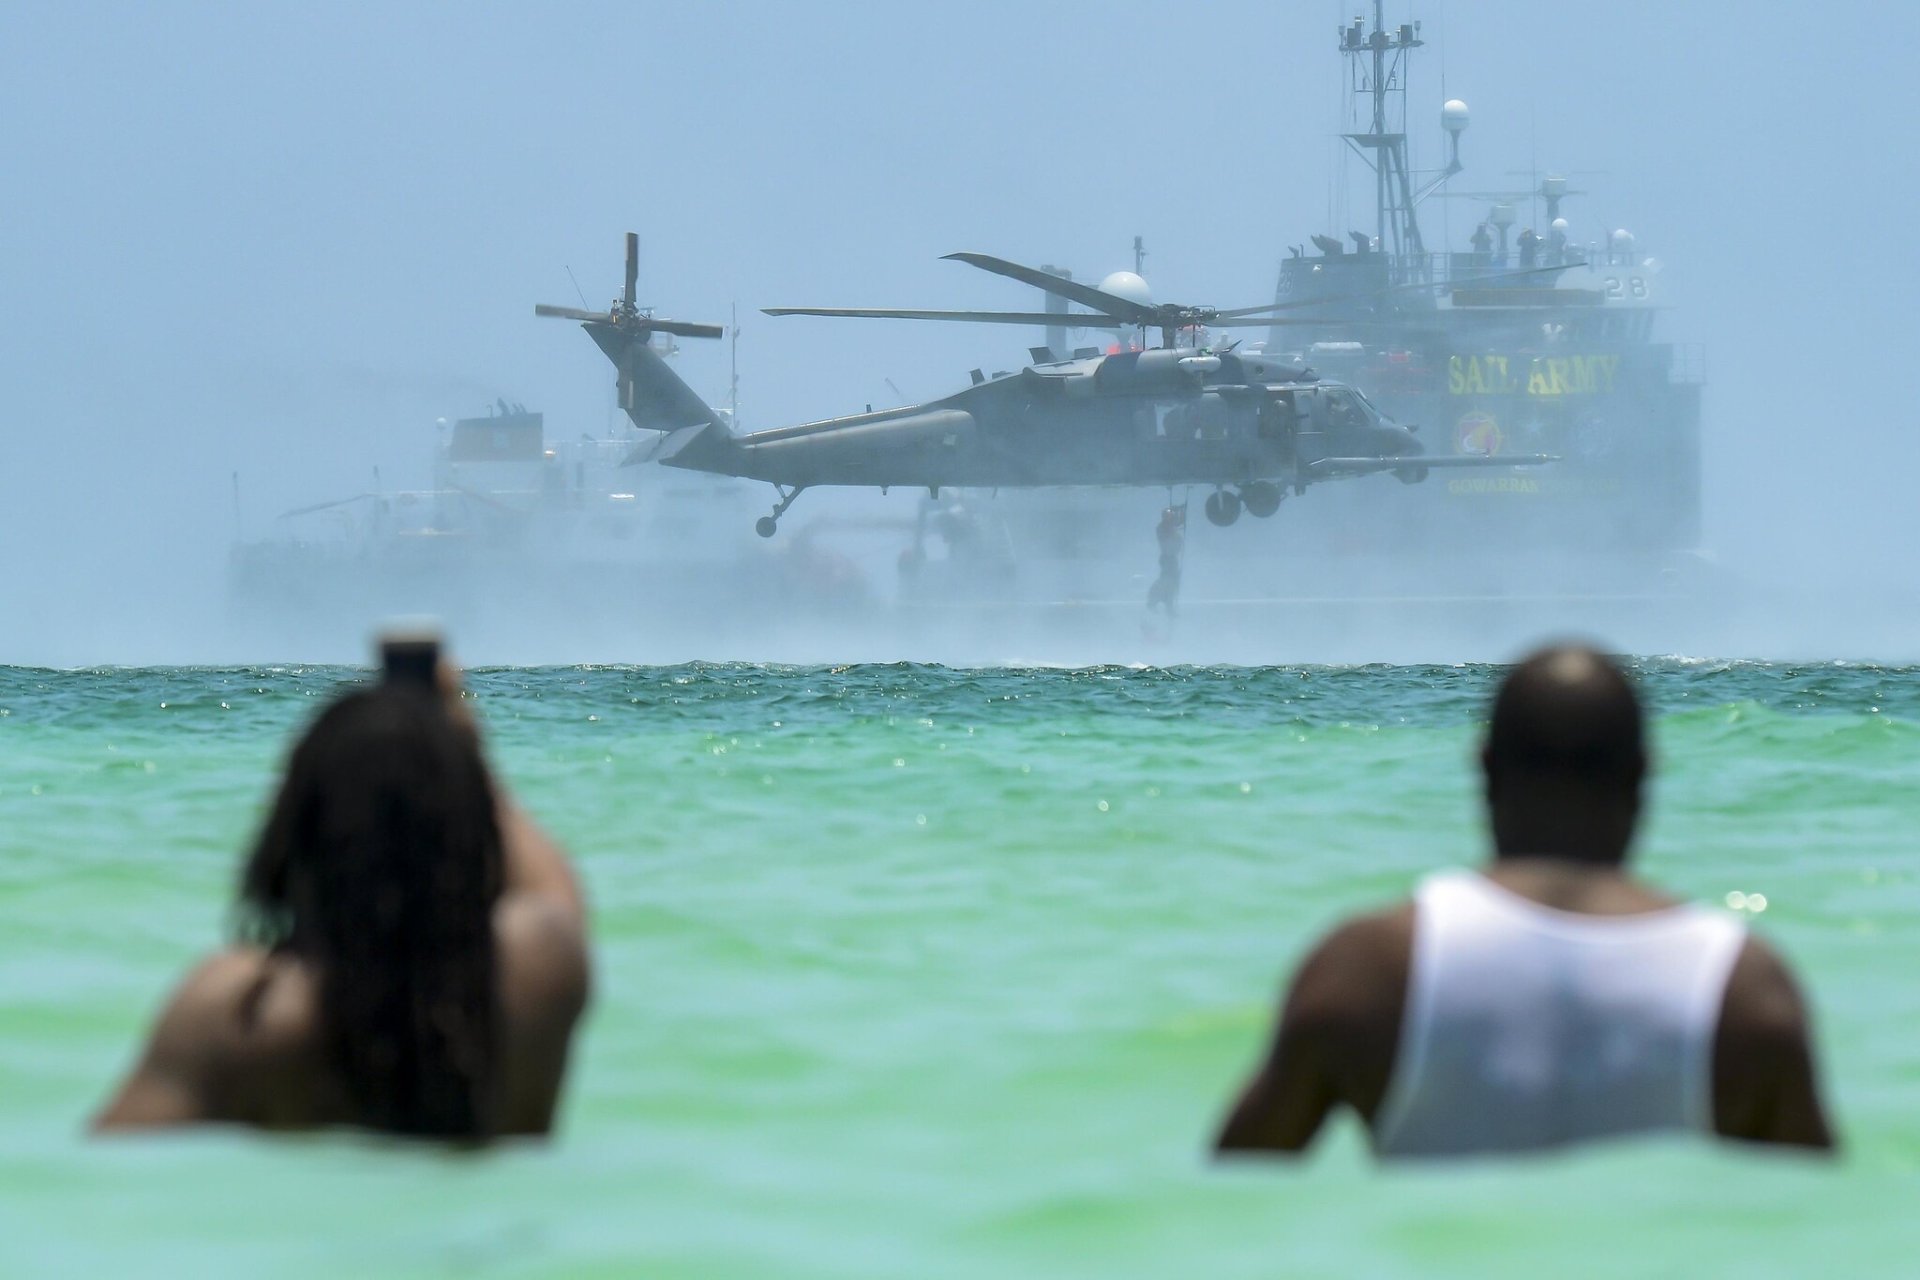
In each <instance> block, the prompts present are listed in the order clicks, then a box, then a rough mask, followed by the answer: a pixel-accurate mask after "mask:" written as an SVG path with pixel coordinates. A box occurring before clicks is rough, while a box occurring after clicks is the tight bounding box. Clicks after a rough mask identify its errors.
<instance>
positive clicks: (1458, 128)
mask: <svg viewBox="0 0 1920 1280" xmlns="http://www.w3.org/2000/svg"><path fill="white" fill-rule="evenodd" d="M1440 127H1441V128H1443V129H1445V130H1446V131H1447V132H1448V133H1451V134H1455V135H1458V134H1460V133H1461V132H1463V131H1464V130H1465V129H1466V127H1467V104H1466V103H1464V102H1462V101H1460V99H1458V98H1448V99H1447V101H1446V105H1444V106H1442V107H1441V108H1440Z"/></svg>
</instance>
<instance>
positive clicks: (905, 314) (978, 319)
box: [762, 307, 1133, 329]
mask: <svg viewBox="0 0 1920 1280" xmlns="http://www.w3.org/2000/svg"><path fill="white" fill-rule="evenodd" d="M762 310H763V311H765V313H766V314H767V315H770V316H840V317H853V318H856V319H865V320H957V321H961V322H964V323H968V324H1031V325H1045V326H1047V327H1049V328H1060V329H1131V328H1133V324H1132V323H1131V322H1130V321H1126V320H1119V319H1116V318H1114V317H1113V316H1089V315H1080V314H1076V313H1074V312H1053V311H910V310H901V309H897V308H892V307H764V308H762Z"/></svg>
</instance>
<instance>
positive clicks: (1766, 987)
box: [1720, 934, 1807, 1051]
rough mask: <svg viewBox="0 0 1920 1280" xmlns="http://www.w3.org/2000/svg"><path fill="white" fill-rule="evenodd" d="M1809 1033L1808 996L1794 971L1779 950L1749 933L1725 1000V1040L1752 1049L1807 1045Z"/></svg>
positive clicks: (1722, 1017) (1722, 1023)
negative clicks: (1801, 992)
mask: <svg viewBox="0 0 1920 1280" xmlns="http://www.w3.org/2000/svg"><path fill="white" fill-rule="evenodd" d="M1806 1034H1807V1004H1806V999H1805V997H1803V996H1802V995H1801V994H1800V984H1799V983H1798V982H1797V981H1796V980H1795V979H1794V976H1793V971H1792V970H1791V969H1789V968H1788V967H1787V962H1786V961H1785V960H1783V959H1782V958H1781V957H1780V953H1779V952H1777V951H1775V950H1774V949H1773V948H1772V947H1771V946H1769V945H1768V944H1767V943H1766V942H1765V941H1764V940H1762V939H1761V938H1759V937H1758V936H1756V935H1754V934H1748V935H1747V940H1746V942H1745V944H1744V945H1743V946H1742V947H1741V948H1740V955H1739V958H1738V959H1736V960H1735V961H1734V965H1733V972H1732V973H1730V974H1729V975H1728V976H1727V988H1726V994H1725V995H1724V996H1723V997H1722V999H1721V1005H1720V1037H1721V1040H1722V1042H1723V1043H1728V1044H1729V1045H1730V1046H1738V1047H1740V1048H1741V1049H1744V1050H1747V1051H1758V1050H1767V1049H1772V1050H1775V1051H1778V1050H1781V1049H1791V1048H1793V1047H1794V1046H1797V1045H1799V1044H1801V1043H1802V1042H1803V1041H1804V1040H1805V1038H1806Z"/></svg>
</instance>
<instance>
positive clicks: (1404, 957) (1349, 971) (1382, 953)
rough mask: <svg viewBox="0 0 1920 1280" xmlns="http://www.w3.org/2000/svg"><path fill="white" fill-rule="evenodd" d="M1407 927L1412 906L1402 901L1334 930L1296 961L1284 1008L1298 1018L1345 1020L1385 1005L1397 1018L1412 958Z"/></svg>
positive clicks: (1410, 919)
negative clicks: (1297, 964)
mask: <svg viewBox="0 0 1920 1280" xmlns="http://www.w3.org/2000/svg"><path fill="white" fill-rule="evenodd" d="M1413 922H1414V908H1413V904H1412V903H1411V902H1406V903H1401V904H1399V905H1397V906H1394V907H1389V908H1387V909H1386V910H1383V911H1374V912H1369V913H1367V914H1366V915H1360V916H1354V917H1353V918H1351V919H1349V920H1347V921H1345V922H1344V923H1342V924H1340V925H1339V926H1337V927H1336V928H1334V929H1333V930H1332V931H1331V932H1329V933H1328V934H1327V935H1326V936H1325V937H1324V938H1322V939H1321V940H1320V941H1319V942H1318V943H1317V944H1315V946H1314V948H1313V950H1312V951H1310V952H1308V953H1307V957H1306V959H1305V960H1303V961H1301V963H1300V968H1299V971H1298V973H1297V974H1296V975H1295V977H1294V982H1293V991H1292V993H1291V995H1290V996H1289V998H1288V1006H1289V1009H1290V1010H1291V1011H1293V1012H1294V1013H1296V1014H1297V1015H1299V1016H1301V1017H1328V1018H1335V1019H1338V1020H1340V1021H1348V1020H1351V1019H1352V1018H1354V1017H1356V1016H1361V1017H1365V1016H1369V1015H1372V1014H1376V1013H1379V1012H1381V1011H1383V1010H1384V1009H1385V1008H1386V1007H1387V1006H1391V1009H1392V1011H1393V1013H1394V1014H1395V1015H1396V1017H1397V1014H1398V1011H1399V1007H1400V1005H1401V1003H1402V1001H1403V1000H1404V997H1405V989H1406V982H1407V968H1408V964H1409V962H1410V960H1411V958H1412V955H1413ZM1396 1025H1397V1023H1396Z"/></svg>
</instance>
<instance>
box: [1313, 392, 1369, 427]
mask: <svg viewBox="0 0 1920 1280" xmlns="http://www.w3.org/2000/svg"><path fill="white" fill-rule="evenodd" d="M1322 394H1323V395H1324V396H1325V397H1326V404H1327V424H1328V425H1329V426H1333V427H1357V426H1359V425H1360V424H1361V423H1362V422H1364V421H1365V420H1366V415H1365V414H1364V413H1363V412H1362V411H1361V409H1360V403H1359V401H1358V400H1357V399H1355V397H1354V393H1353V392H1351V391H1349V390H1348V389H1347V388H1345V387H1330V388H1328V389H1327V390H1326V391H1324V392H1322Z"/></svg>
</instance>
